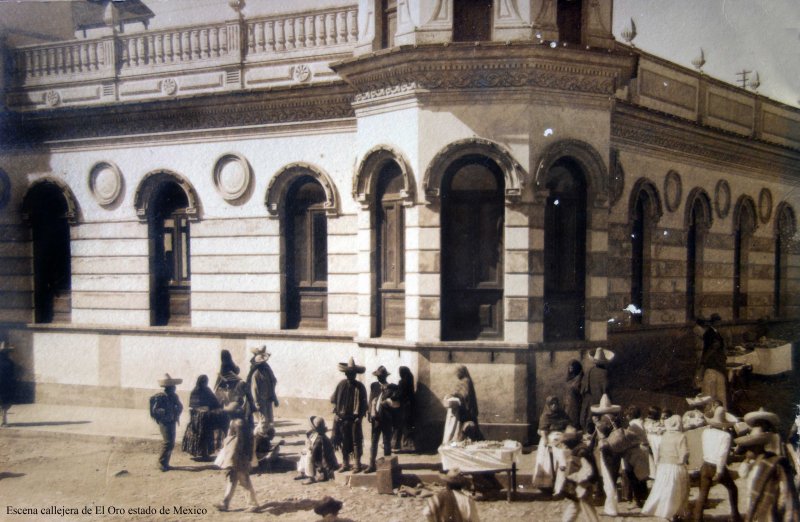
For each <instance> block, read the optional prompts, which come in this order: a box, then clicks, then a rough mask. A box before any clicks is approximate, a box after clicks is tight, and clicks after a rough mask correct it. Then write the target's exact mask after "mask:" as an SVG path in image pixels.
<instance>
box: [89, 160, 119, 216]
mask: <svg viewBox="0 0 800 522" xmlns="http://www.w3.org/2000/svg"><path fill="white" fill-rule="evenodd" d="M89 189H91V191H92V195H94V199H96V200H97V202H98V203H99V204H100V205H102V206H104V207H106V206H109V205H112V204H113V203H114V202H115V201H116V200H117V198H118V197H119V195H120V192H122V174H120V172H119V169H118V168H117V166H116V165H114V164H113V163H109V162H106V161H102V162H100V163H97V164H96V165H95V166H94V167H92V170H91V172H90V174H89Z"/></svg>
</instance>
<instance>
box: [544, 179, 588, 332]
mask: <svg viewBox="0 0 800 522" xmlns="http://www.w3.org/2000/svg"><path fill="white" fill-rule="evenodd" d="M548 179H549V183H548V188H549V189H550V196H549V197H548V198H547V206H546V208H545V236H544V242H545V251H544V254H545V274H544V300H545V306H544V338H545V341H567V340H580V339H584V323H585V311H584V310H585V304H584V303H585V298H586V290H585V281H586V276H585V272H586V189H585V185H584V184H583V180H582V177H581V175H580V173H579V172H576V171H574V170H572V169H569V168H565V167H563V166H556V167H554V168H553V169H552V170H551V172H550V174H549V175H548Z"/></svg>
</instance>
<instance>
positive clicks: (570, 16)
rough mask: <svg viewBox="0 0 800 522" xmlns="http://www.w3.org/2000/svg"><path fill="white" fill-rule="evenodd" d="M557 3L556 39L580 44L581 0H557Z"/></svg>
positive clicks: (581, 24) (581, 23)
mask: <svg viewBox="0 0 800 522" xmlns="http://www.w3.org/2000/svg"><path fill="white" fill-rule="evenodd" d="M557 5H558V7H557V14H556V24H557V25H558V39H559V40H561V41H562V42H568V43H572V44H580V43H581V33H582V32H583V2H582V0H558V4H557Z"/></svg>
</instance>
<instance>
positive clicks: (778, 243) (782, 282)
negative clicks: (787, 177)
mask: <svg viewBox="0 0 800 522" xmlns="http://www.w3.org/2000/svg"><path fill="white" fill-rule="evenodd" d="M775 227H776V228H775V276H774V277H775V282H774V288H775V290H774V296H775V297H774V301H773V313H774V314H775V317H784V316H786V315H787V311H786V308H787V306H786V299H787V297H789V293H788V291H787V287H788V279H789V278H788V276H787V270H788V264H789V263H788V257H789V250H790V248H789V247H790V243H791V240H792V238H793V237H794V235H795V232H796V227H797V224H796V221H795V215H794V211H793V210H792V208H791V207H790V206H789V205H786V204H782V205H780V206H779V208H778V211H777V213H776V224H775Z"/></svg>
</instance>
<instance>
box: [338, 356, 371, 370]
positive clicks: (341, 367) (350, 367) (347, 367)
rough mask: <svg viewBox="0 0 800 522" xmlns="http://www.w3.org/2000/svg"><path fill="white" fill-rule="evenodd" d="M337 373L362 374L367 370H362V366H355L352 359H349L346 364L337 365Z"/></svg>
mask: <svg viewBox="0 0 800 522" xmlns="http://www.w3.org/2000/svg"><path fill="white" fill-rule="evenodd" d="M339 371H340V372H355V373H364V372H365V371H367V369H366V368H364V367H363V366H359V365H357V364H356V362H355V361H354V360H353V358H352V357H350V360H349V361H347V362H346V363H339Z"/></svg>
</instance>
